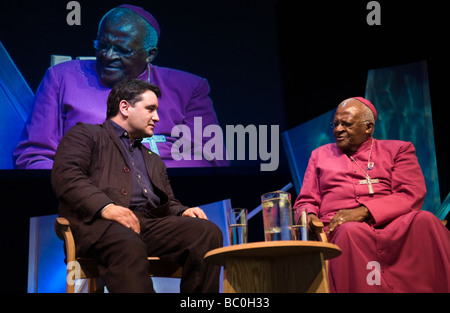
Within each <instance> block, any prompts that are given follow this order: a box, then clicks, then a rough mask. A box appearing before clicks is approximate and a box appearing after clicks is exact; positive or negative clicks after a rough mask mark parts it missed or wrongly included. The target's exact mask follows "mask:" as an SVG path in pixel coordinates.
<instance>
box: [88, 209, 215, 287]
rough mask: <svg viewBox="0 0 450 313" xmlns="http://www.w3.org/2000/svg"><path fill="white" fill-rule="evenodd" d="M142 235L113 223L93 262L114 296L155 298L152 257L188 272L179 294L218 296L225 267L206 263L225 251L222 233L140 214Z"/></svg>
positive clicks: (194, 221) (210, 226) (199, 223)
mask: <svg viewBox="0 0 450 313" xmlns="http://www.w3.org/2000/svg"><path fill="white" fill-rule="evenodd" d="M136 216H137V217H138V219H139V222H140V227H141V233H140V234H137V233H135V232H134V231H132V230H131V229H128V228H126V227H124V226H122V225H120V224H119V223H116V222H113V223H112V224H111V226H110V227H109V228H108V229H107V230H106V231H105V233H104V234H103V235H102V237H101V238H100V240H99V241H98V242H97V243H96V244H95V245H94V246H92V247H91V248H90V249H89V251H88V253H87V256H88V257H92V258H95V259H97V260H98V263H99V271H100V276H101V278H102V279H103V280H104V282H105V284H106V287H107V288H108V291H109V292H154V289H153V283H152V280H151V278H150V272H149V264H148V260H147V257H148V256H158V257H160V258H161V259H162V260H169V261H173V262H176V263H178V264H179V265H180V266H182V267H183V270H182V277H181V284H180V291H181V292H185V293H192V292H218V291H219V275H220V267H219V266H216V265H211V264H208V263H206V262H204V261H203V256H204V255H205V253H206V252H208V251H210V250H212V249H215V248H219V247H221V246H222V245H223V237H222V232H221V230H220V229H219V228H218V227H217V226H216V225H215V224H214V223H212V222H210V221H208V220H203V219H199V218H192V217H182V216H167V217H163V218H153V217H149V216H147V215H146V214H144V213H140V212H137V213H136Z"/></svg>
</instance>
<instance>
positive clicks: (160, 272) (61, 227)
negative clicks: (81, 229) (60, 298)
mask: <svg viewBox="0 0 450 313" xmlns="http://www.w3.org/2000/svg"><path fill="white" fill-rule="evenodd" d="M55 231H56V234H57V235H58V237H59V238H60V239H61V240H63V241H64V246H65V250H66V262H67V279H66V282H67V284H66V292H67V293H75V284H74V278H77V279H78V278H84V279H87V281H88V292H89V293H92V292H103V287H104V286H103V285H102V284H99V283H98V282H99V279H100V275H99V272H98V265H97V261H96V260H94V259H88V258H80V257H77V256H76V255H75V251H76V250H75V241H74V239H73V235H72V231H71V230H70V224H69V221H68V220H67V219H66V218H64V217H57V218H56V221H55ZM148 261H149V263H150V264H149V265H150V275H151V276H154V277H172V278H180V277H181V267H180V266H179V265H178V264H176V263H173V262H168V261H162V260H161V259H160V258H158V257H149V258H148Z"/></svg>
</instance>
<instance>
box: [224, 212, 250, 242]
mask: <svg viewBox="0 0 450 313" xmlns="http://www.w3.org/2000/svg"><path fill="white" fill-rule="evenodd" d="M227 219H228V232H229V235H230V244H231V245H238V244H243V243H247V242H248V235H247V209H244V208H230V209H228V210H227Z"/></svg>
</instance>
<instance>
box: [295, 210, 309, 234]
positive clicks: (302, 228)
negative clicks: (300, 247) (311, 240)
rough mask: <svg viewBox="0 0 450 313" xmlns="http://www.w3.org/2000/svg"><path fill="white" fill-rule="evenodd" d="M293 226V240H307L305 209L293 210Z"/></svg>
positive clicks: (306, 215)
mask: <svg viewBox="0 0 450 313" xmlns="http://www.w3.org/2000/svg"><path fill="white" fill-rule="evenodd" d="M293 213H294V224H293V225H292V235H293V237H294V240H298V241H307V240H308V213H307V212H306V210H305V209H294V210H293Z"/></svg>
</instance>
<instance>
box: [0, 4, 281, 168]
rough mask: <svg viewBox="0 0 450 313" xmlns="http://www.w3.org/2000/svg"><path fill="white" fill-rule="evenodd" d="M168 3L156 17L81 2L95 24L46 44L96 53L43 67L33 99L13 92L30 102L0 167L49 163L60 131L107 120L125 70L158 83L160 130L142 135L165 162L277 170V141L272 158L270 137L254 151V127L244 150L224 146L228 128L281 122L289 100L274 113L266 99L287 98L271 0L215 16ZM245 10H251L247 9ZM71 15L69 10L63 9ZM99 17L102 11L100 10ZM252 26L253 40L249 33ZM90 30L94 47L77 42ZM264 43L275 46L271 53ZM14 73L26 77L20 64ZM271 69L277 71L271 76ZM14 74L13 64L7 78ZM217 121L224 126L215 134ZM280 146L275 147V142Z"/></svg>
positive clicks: (223, 8)
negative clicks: (110, 100)
mask: <svg viewBox="0 0 450 313" xmlns="http://www.w3.org/2000/svg"><path fill="white" fill-rule="evenodd" d="M167 5H168V4H164V3H162V4H158V6H156V8H157V9H156V10H155V13H153V11H152V14H155V16H153V15H152V14H150V13H149V12H148V11H146V9H145V8H140V7H134V6H126V7H122V6H121V7H117V8H114V9H112V10H110V11H107V10H108V9H106V8H102V7H100V6H99V5H98V4H91V3H90V4H86V5H81V8H80V12H81V14H82V16H86V18H87V15H88V14H89V13H91V12H92V11H93V10H96V11H97V12H99V13H98V14H103V17H102V18H101V19H99V20H98V22H97V24H96V25H95V23H93V22H92V19H89V21H90V23H91V24H94V25H95V30H93V29H92V30H91V31H90V32H89V33H88V32H83V31H81V27H84V26H85V22H84V21H85V19H84V18H82V19H81V20H80V21H81V22H80V23H81V24H80V26H81V27H80V28H75V26H73V27H72V28H70V30H71V32H72V33H76V34H77V35H79V37H71V38H67V41H68V42H70V44H67V43H66V44H64V43H63V42H62V41H60V42H59V47H60V50H58V51H55V50H54V48H50V47H49V48H48V49H49V51H48V52H47V53H48V55H52V54H54V53H58V54H62V53H67V55H71V56H77V55H88V56H89V55H91V56H92V57H91V58H89V59H85V58H83V59H76V60H70V61H67V62H63V63H59V64H56V65H54V66H51V67H50V68H48V69H47V71H46V72H45V75H44V76H42V72H40V73H36V76H38V78H37V79H36V80H37V83H36V84H35V85H36V87H35V88H36V92H35V95H34V97H33V95H32V92H30V97H28V98H27V101H26V102H24V103H21V104H20V105H18V104H17V102H18V101H20V98H21V97H20V95H18V98H19V100H18V101H15V100H14V102H16V103H14V104H13V105H14V106H16V107H19V106H20V107H23V108H26V112H23V114H22V115H21V116H20V117H19V119H20V123H17V127H16V128H17V129H18V130H17V131H15V133H16V135H15V136H12V137H11V143H10V147H9V150H8V151H7V152H5V159H7V161H8V162H7V163H8V164H7V165H5V166H3V167H2V168H17V169H51V168H52V165H53V158H54V154H55V152H56V149H57V147H58V144H59V142H60V141H61V139H62V137H63V136H64V135H65V134H66V133H67V132H68V131H69V130H70V129H71V128H72V127H73V126H74V125H75V124H76V123H78V122H82V123H89V124H101V123H103V122H104V121H105V119H106V99H107V97H108V95H109V92H110V90H111V88H112V86H113V85H114V84H115V83H117V82H118V81H120V80H122V79H124V78H138V79H140V80H143V81H147V82H150V83H152V84H155V85H157V86H158V87H159V88H160V89H161V99H160V103H159V109H158V115H159V117H160V122H158V124H157V125H156V127H155V129H154V135H153V137H148V138H144V140H143V144H144V145H146V146H147V147H148V148H150V149H151V150H152V151H154V152H155V153H157V154H159V155H160V156H161V158H162V160H163V161H164V162H165V164H166V166H167V167H178V168H181V167H221V166H230V165H234V164H236V163H238V164H239V165H247V164H253V165H256V166H259V165H261V164H262V163H269V162H270V163H272V165H273V166H272V165H271V166H270V170H271V171H272V170H276V169H277V168H278V158H275V157H276V156H278V151H275V149H272V150H271V152H272V153H271V155H270V156H269V157H266V156H265V155H264V154H261V151H262V150H264V149H263V148H264V146H263V147H259V143H258V146H257V147H256V148H255V149H256V150H255V149H254V151H250V149H252V147H253V146H254V144H253V142H251V138H250V137H251V136H249V135H248V134H244V136H245V137H246V141H245V146H244V147H242V149H240V151H244V150H245V155H244V157H243V158H242V157H241V156H240V154H238V152H237V150H238V149H237V148H241V147H240V146H239V147H236V146H235V149H234V154H232V155H229V156H227V155H226V153H227V152H226V149H225V145H226V140H225V139H226V138H225V131H226V129H228V128H229V127H232V128H233V129H236V128H237V127H241V126H243V127H244V128H245V129H250V128H256V129H260V128H261V127H263V126H264V127H266V128H267V129H270V130H271V129H273V128H274V127H275V126H276V127H277V129H280V131H282V130H283V123H284V115H283V114H284V113H283V110H282V109H281V110H272V109H271V112H272V113H271V114H270V115H267V114H265V113H264V112H267V110H268V109H269V107H270V108H272V107H274V106H282V105H283V104H282V100H281V99H282V98H281V85H280V86H278V84H277V83H276V84H274V82H279V81H280V78H279V76H278V75H279V72H278V63H277V50H276V49H277V44H276V27H275V17H274V15H273V7H271V5H270V1H267V2H261V3H260V4H258V6H250V5H249V6H248V7H246V6H245V5H244V6H243V5H242V4H240V2H239V1H236V2H230V3H227V4H226V5H224V4H217V3H215V4H211V5H212V6H214V7H217V6H218V7H219V8H220V10H213V11H214V14H213V15H214V18H213V19H210V18H208V19H207V20H204V19H193V18H192V17H191V14H188V13H187V12H186V10H190V12H195V13H196V16H197V15H198V16H203V14H204V13H206V12H209V13H208V14H209V15H210V14H211V12H212V11H211V10H210V9H211V8H210V7H203V6H200V7H192V6H191V5H186V6H187V7H186V8H184V9H183V8H180V7H177V9H176V10H173V11H172V10H169V11H168V10H166V9H165V8H166V6H167ZM169 6H170V5H169ZM154 7H155V6H152V10H154ZM158 8H159V10H158ZM202 10H203V11H202ZM105 12H107V13H106V14H105ZM169 12H170V13H169ZM202 12H203V13H202ZM248 12H253V13H254V14H253V13H252V15H251V16H249V14H248ZM30 14H31V12H30ZM55 14H56V13H55ZM66 14H67V12H64V17H65V15H66ZM157 15H158V18H159V16H162V18H161V21H163V23H161V28H162V33H160V31H161V29H160V28H159V24H158V22H156V18H155V17H156V16H157ZM209 15H208V16H209ZM98 16H101V15H96V17H95V18H96V19H98ZM230 16H233V23H230ZM46 21H47V20H46ZM44 22H45V21H44ZM41 23H43V22H42V21H41ZM224 25H226V27H224ZM206 26H207V27H206ZM42 27H44V26H42ZM248 29H250V30H249V31H250V32H251V34H252V40H249V37H248V36H247V35H245V34H246V33H247V30H248ZM66 30H67V29H66ZM77 30H80V31H78V32H77ZM64 31H65V29H64V28H61V29H59V28H56V27H52V32H54V33H55V34H53V33H52V34H49V33H45V32H43V35H42V38H47V37H49V36H51V37H58V38H62V39H66V37H68V36H66V35H65V33H64ZM56 33H58V34H56ZM59 33H61V34H59ZM160 34H162V36H163V41H161V40H160ZM19 37H20V36H19ZM42 38H41V39H40V40H42ZM93 38H95V40H94V45H93V46H94V47H93V48H94V49H92V48H91V54H90V53H89V52H88V53H87V54H86V52H81V53H80V52H79V51H77V48H78V47H81V46H83V45H86V46H88V47H92V39H93ZM36 41H39V38H36ZM75 42H76V44H75V45H74V43H75ZM33 44H34V43H33ZM71 45H72V46H71ZM234 46H236V47H237V46H239V47H240V48H239V51H240V55H239V57H233V58H231V57H230V53H229V51H230V49H224V47H234ZM10 47H12V48H14V47H15V43H13V44H10V45H9V46H8V47H6V48H7V49H8V50H9V49H10ZM74 47H75V48H74ZM65 49H66V50H67V52H65V51H66V50H65ZM271 49H273V51H271ZM158 51H159V52H158ZM261 51H271V52H270V53H269V55H270V56H271V58H267V55H264V54H261V53H260V52H261ZM157 52H158V58H157V59H156V60H157V62H160V63H161V66H160V65H159V64H156V63H155V61H154V59H155V56H156V54H157ZM35 59H37V58H36V57H35ZM12 60H14V57H12V58H7V57H5V58H4V59H2V60H0V61H1V62H2V65H3V64H4V63H5V62H11V63H12V64H14V62H13V61H12ZM47 60H48V59H47ZM174 60H175V61H174ZM42 62H44V61H42ZM47 62H48V61H47ZM172 66H173V68H172ZM47 67H48V63H47V64H46V66H45V68H47ZM0 74H1V73H0ZM17 74H18V76H20V73H19V72H18V73H17ZM267 76H269V77H270V78H271V79H270V80H267ZM11 77H12V75H11V73H8V79H9V81H11ZM19 80H21V82H22V83H23V85H25V86H26V85H27V80H28V77H26V76H24V77H19ZM17 86H18V83H14V86H12V87H11V86H6V87H5V88H6V89H11V90H13V89H21V90H24V88H17ZM37 86H39V87H37ZM230 91H232V92H230ZM22 98H23V97H22ZM8 99H12V97H10V96H9V97H8ZM30 99H31V100H30ZM11 112H13V111H11ZM11 114H12V113H11ZM10 120H12V119H11V118H10ZM14 120H15V119H14ZM199 121H201V122H199ZM219 121H220V123H219ZM211 127H212V128H211ZM212 129H213V130H221V132H215V133H214V132H212V131H211V130H212ZM277 134H278V133H277ZM260 135H261V136H262V138H264V139H265V141H264V142H267V143H271V142H273V140H272V134H271V133H264V134H262V133H261V134H259V133H258V137H260ZM236 136H238V135H236ZM222 137H224V138H222ZM186 141H189V142H186ZM235 142H238V138H236V139H235ZM180 143H182V145H180ZM277 143H278V138H277ZM236 145H237V143H236ZM270 146H272V144H270ZM273 146H275V147H276V148H277V149H278V144H276V145H275V143H274V144H273ZM265 148H266V150H267V149H269V147H265ZM174 149H175V150H174ZM268 151H270V150H268ZM255 153H256V155H257V158H256V160H255V159H254V158H253V155H254V154H255ZM174 155H175V157H174ZM180 156H181V157H180ZM269 159H270V160H269ZM272 159H273V160H272ZM246 162H248V163H246Z"/></svg>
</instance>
